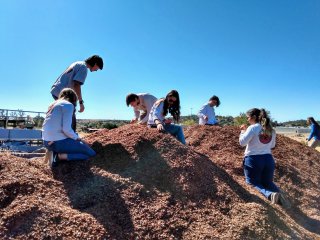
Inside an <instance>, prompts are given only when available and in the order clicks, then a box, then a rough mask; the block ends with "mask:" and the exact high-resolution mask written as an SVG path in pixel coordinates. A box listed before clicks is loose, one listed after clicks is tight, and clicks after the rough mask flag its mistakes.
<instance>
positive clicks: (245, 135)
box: [239, 126, 254, 147]
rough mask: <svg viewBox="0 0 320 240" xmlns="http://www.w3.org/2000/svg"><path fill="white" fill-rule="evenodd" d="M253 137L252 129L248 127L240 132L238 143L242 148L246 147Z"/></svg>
mask: <svg viewBox="0 0 320 240" xmlns="http://www.w3.org/2000/svg"><path fill="white" fill-rule="evenodd" d="M253 136H254V129H253V128H252V127H251V126H250V127H248V128H247V130H246V131H244V130H242V131H241V133H240V137H239V143H240V145H241V146H242V147H244V146H246V145H247V144H248V143H249V142H250V140H251V139H252V138H253Z"/></svg>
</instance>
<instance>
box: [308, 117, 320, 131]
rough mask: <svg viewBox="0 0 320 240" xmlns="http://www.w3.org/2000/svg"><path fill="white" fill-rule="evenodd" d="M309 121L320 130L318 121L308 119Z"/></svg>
mask: <svg viewBox="0 0 320 240" xmlns="http://www.w3.org/2000/svg"><path fill="white" fill-rule="evenodd" d="M307 121H308V122H310V123H312V124H314V125H315V126H316V127H317V128H318V129H320V126H319V123H318V122H317V121H316V120H314V118H313V117H308V118H307Z"/></svg>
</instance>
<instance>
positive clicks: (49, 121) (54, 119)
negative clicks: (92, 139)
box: [42, 88, 96, 167]
mask: <svg viewBox="0 0 320 240" xmlns="http://www.w3.org/2000/svg"><path fill="white" fill-rule="evenodd" d="M77 100H78V98H77V94H76V93H75V91H74V90H72V89H71V88H65V89H63V90H62V91H61V93H60V95H59V97H58V99H57V100H56V101H55V102H53V104H51V105H50V106H49V109H48V112H47V114H46V118H45V120H44V123H43V128H42V131H43V134H42V135H43V140H44V145H45V147H46V148H47V149H48V150H49V151H50V156H49V166H50V167H54V166H56V165H57V164H58V162H59V161H73V160H86V159H88V158H89V157H93V156H95V155H96V153H95V151H94V150H93V149H91V148H90V147H89V146H88V144H87V143H86V142H85V141H83V140H82V139H81V138H79V136H78V134H77V133H76V132H75V131H74V130H73V129H72V126H71V125H72V115H73V112H74V111H75V107H76V104H77Z"/></svg>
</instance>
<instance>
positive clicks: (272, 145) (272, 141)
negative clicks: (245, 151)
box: [271, 130, 277, 149]
mask: <svg viewBox="0 0 320 240" xmlns="http://www.w3.org/2000/svg"><path fill="white" fill-rule="evenodd" d="M276 138H277V136H276V132H275V131H274V130H273V131H272V140H271V149H272V148H275V146H276Z"/></svg>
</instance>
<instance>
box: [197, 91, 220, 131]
mask: <svg viewBox="0 0 320 240" xmlns="http://www.w3.org/2000/svg"><path fill="white" fill-rule="evenodd" d="M219 105H220V99H219V98H218V97H217V96H212V97H211V98H210V99H209V101H208V102H207V103H206V104H204V105H203V106H202V108H201V109H200V111H199V113H198V117H199V125H211V126H212V125H218V120H217V119H216V114H215V112H214V107H219Z"/></svg>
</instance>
